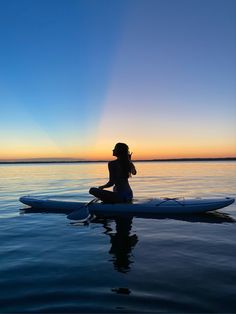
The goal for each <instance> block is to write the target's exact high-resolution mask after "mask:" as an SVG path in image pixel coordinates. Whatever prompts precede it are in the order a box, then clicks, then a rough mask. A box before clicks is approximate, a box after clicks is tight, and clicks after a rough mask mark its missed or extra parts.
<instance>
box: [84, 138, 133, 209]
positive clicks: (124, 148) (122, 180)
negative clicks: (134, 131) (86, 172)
mask: <svg viewBox="0 0 236 314" xmlns="http://www.w3.org/2000/svg"><path fill="white" fill-rule="evenodd" d="M113 156H116V157H117V159H116V160H113V161H110V162H109V163H108V169H109V181H108V182H107V183H106V184H104V185H101V186H99V187H98V188H91V189H90V190H89V193H90V194H92V195H94V196H96V197H97V198H99V199H101V200H102V201H103V202H104V203H127V202H131V201H132V199H133V192H132V190H131V187H130V185H129V181H128V179H129V177H131V174H133V175H135V174H136V173H137V172H136V169H135V166H134V164H133V163H132V162H131V154H130V153H129V147H128V145H126V144H124V143H117V144H116V146H115V148H114V149H113ZM112 186H114V188H113V192H111V191H107V190H104V189H105V188H109V187H112Z"/></svg>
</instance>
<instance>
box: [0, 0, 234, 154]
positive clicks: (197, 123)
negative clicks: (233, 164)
mask: <svg viewBox="0 0 236 314" xmlns="http://www.w3.org/2000/svg"><path fill="white" fill-rule="evenodd" d="M0 38H1V40H0V160H14V159H31V158H46V159H49V158H50V159H58V158H59V159H67V158H72V159H74V158H75V159H89V160H98V159H109V158H111V156H112V149H113V147H114V145H115V144H116V143H117V142H125V143H127V144H128V145H129V147H130V151H132V152H133V159H153V158H191V157H232V156H236V123H235V122H236V121H235V120H236V57H235V56H236V1H235V0H34V1H32V0H20V1H19V0H0Z"/></svg>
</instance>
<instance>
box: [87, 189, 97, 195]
mask: <svg viewBox="0 0 236 314" xmlns="http://www.w3.org/2000/svg"><path fill="white" fill-rule="evenodd" d="M98 190H99V189H98V188H90V189H89V193H90V194H92V195H95V196H96V195H97V192H98Z"/></svg>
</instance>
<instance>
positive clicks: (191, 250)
mask: <svg viewBox="0 0 236 314" xmlns="http://www.w3.org/2000/svg"><path fill="white" fill-rule="evenodd" d="M135 165H136V167H137V171H138V173H137V175H136V176H133V177H132V178H131V179H130V183H131V186H132V188H133V191H134V196H135V198H153V197H186V198H187V197H226V196H230V197H236V162H235V161H227V162H226V161H217V162H216V161H199V162H197V161H196V162H136V163H135ZM107 179H108V173H107V163H105V162H104V163H103V162H99V163H98V162H94V163H73V164H72V163H57V164H2V165H0V219H1V225H0V241H1V242H0V243H1V247H0V261H1V262H0V313H236V262H235V260H236V243H235V241H236V224H235V222H236V204H235V203H234V204H232V205H230V206H228V207H226V208H223V209H220V210H218V211H217V212H212V213H206V214H201V215H189V216H178V217H173V218H171V217H160V218H156V219H152V218H149V219H144V218H132V219H131V218H130V219H128V218H117V219H106V220H105V219H98V220H95V221H94V222H91V223H89V224H86V225H84V224H78V223H74V222H72V221H70V220H68V219H67V217H66V215H65V214H57V213H29V212H27V211H24V208H25V206H24V205H23V204H21V203H20V202H19V200H18V199H19V197H20V196H23V195H28V194H30V195H43V196H49V197H56V198H58V199H71V200H82V201H89V200H91V199H92V196H90V195H89V193H88V190H89V188H90V187H91V186H99V185H102V184H104V183H106V182H107Z"/></svg>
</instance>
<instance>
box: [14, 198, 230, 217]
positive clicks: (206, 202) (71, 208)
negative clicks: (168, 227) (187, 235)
mask: <svg viewBox="0 0 236 314" xmlns="http://www.w3.org/2000/svg"><path fill="white" fill-rule="evenodd" d="M19 200H20V202H22V203H23V204H26V205H28V206H30V207H33V208H36V209H40V210H45V211H47V210H54V209H55V210H57V211H58V210H61V211H64V212H65V211H67V212H68V213H69V217H68V218H69V219H74V220H76V219H77V218H76V217H78V219H79V218H80V217H81V214H82V211H83V212H84V214H83V215H84V216H85V215H86V213H87V214H95V215H97V216H114V215H115V216H117V215H118V216H119V215H123V214H126V215H131V216H138V215H142V214H168V215H170V214H174V215H176V214H194V213H203V212H207V211H213V210H216V209H220V208H223V207H226V206H228V205H230V204H232V203H233V202H234V201H235V200H234V198H232V197H221V198H220V197H216V198H155V199H141V200H134V202H132V203H117V204H105V203H102V202H100V201H99V202H89V203H86V202H79V201H68V200H64V201H62V200H56V199H53V198H45V197H40V196H23V197H21V198H20V199H19ZM83 215H82V216H83Z"/></svg>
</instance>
